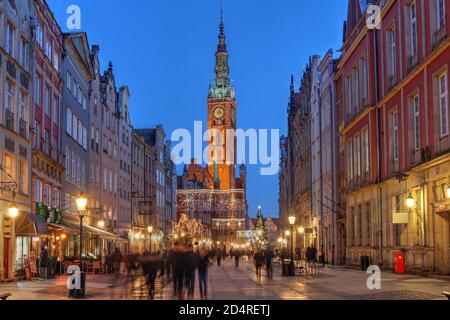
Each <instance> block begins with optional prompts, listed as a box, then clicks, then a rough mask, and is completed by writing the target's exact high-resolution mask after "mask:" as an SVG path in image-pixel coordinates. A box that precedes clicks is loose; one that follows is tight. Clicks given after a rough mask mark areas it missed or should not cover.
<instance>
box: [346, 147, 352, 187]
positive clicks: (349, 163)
mask: <svg viewBox="0 0 450 320" xmlns="http://www.w3.org/2000/svg"><path fill="white" fill-rule="evenodd" d="M346 163H347V181H348V182H351V181H352V180H353V146H352V141H351V140H349V141H348V142H347V162H346Z"/></svg>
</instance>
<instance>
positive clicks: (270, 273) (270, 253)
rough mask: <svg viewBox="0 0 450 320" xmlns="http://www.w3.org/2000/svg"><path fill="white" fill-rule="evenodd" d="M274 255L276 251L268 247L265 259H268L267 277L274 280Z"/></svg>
mask: <svg viewBox="0 0 450 320" xmlns="http://www.w3.org/2000/svg"><path fill="white" fill-rule="evenodd" d="M273 257H274V253H273V251H272V250H271V249H269V248H267V250H266V255H265V257H264V258H265V260H266V273H267V279H268V280H272V279H273V265H272V260H273Z"/></svg>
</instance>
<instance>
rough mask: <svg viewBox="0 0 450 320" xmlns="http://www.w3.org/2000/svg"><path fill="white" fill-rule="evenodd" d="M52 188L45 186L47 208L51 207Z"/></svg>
mask: <svg viewBox="0 0 450 320" xmlns="http://www.w3.org/2000/svg"><path fill="white" fill-rule="evenodd" d="M51 197H52V188H51V187H50V186H49V185H48V184H46V185H44V204H45V205H46V206H49V207H50V206H51V204H52V203H51Z"/></svg>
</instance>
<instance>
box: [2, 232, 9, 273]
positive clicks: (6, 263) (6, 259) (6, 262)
mask: <svg viewBox="0 0 450 320" xmlns="http://www.w3.org/2000/svg"><path fill="white" fill-rule="evenodd" d="M9 246H10V239H9V238H3V279H5V280H6V279H8V278H9Z"/></svg>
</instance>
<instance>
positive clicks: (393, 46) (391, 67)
mask: <svg viewBox="0 0 450 320" xmlns="http://www.w3.org/2000/svg"><path fill="white" fill-rule="evenodd" d="M388 35H389V62H390V63H389V76H391V77H394V76H395V69H396V65H397V61H396V60H397V58H396V44H395V30H394V29H391V30H390V31H389V33H388Z"/></svg>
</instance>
